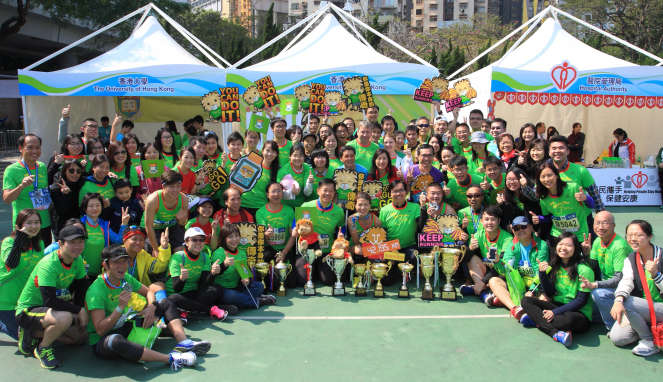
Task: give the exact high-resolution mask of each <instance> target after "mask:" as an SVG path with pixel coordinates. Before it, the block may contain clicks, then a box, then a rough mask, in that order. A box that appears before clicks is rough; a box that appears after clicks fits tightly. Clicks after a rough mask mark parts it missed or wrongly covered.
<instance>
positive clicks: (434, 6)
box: [428, 4, 437, 11]
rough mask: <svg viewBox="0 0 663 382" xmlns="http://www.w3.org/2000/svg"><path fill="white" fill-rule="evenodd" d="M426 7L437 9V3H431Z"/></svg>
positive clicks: (432, 9)
mask: <svg viewBox="0 0 663 382" xmlns="http://www.w3.org/2000/svg"><path fill="white" fill-rule="evenodd" d="M428 9H430V10H431V11H437V4H431V5H430V6H429V8H428Z"/></svg>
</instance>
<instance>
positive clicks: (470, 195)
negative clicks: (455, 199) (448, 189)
mask: <svg viewBox="0 0 663 382" xmlns="http://www.w3.org/2000/svg"><path fill="white" fill-rule="evenodd" d="M482 196H483V194H467V198H468V199H479V198H480V197H482Z"/></svg>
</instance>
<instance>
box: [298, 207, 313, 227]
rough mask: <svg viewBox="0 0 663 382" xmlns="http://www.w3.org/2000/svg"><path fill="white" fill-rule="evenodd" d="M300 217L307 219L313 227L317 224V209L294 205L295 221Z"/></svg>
mask: <svg viewBox="0 0 663 382" xmlns="http://www.w3.org/2000/svg"><path fill="white" fill-rule="evenodd" d="M301 219H308V220H310V221H311V223H313V226H314V227H315V226H316V225H318V209H317V207H295V221H296V222H297V221H299V220H301Z"/></svg>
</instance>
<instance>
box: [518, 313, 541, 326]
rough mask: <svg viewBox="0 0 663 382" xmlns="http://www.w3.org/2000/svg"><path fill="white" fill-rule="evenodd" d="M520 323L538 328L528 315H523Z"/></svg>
mask: <svg viewBox="0 0 663 382" xmlns="http://www.w3.org/2000/svg"><path fill="white" fill-rule="evenodd" d="M520 323H521V324H523V326H538V325H537V324H536V322H534V320H532V319H531V318H529V316H528V315H527V314H523V316H522V317H520Z"/></svg>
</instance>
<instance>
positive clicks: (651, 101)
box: [646, 97, 656, 109]
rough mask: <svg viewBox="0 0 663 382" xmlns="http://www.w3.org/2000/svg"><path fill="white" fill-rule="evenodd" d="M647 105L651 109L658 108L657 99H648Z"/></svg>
mask: <svg viewBox="0 0 663 382" xmlns="http://www.w3.org/2000/svg"><path fill="white" fill-rule="evenodd" d="M646 104H647V107H648V108H650V109H653V108H654V107H656V97H647V100H646Z"/></svg>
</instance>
